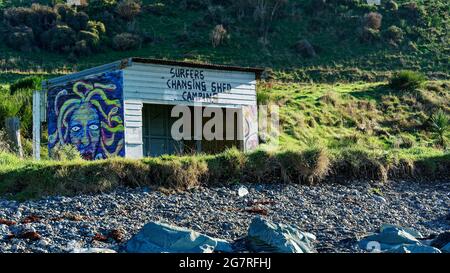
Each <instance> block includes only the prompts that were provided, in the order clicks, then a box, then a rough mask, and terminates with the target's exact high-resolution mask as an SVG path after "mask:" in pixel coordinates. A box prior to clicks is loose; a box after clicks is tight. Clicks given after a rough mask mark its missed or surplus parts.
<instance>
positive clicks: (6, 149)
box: [0, 129, 12, 164]
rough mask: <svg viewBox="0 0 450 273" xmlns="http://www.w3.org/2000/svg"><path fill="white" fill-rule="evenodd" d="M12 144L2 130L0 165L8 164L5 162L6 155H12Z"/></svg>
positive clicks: (0, 137) (0, 131)
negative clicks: (4, 156)
mask: <svg viewBox="0 0 450 273" xmlns="http://www.w3.org/2000/svg"><path fill="white" fill-rule="evenodd" d="M11 152H12V150H11V144H10V143H9V140H8V137H7V135H6V133H5V132H4V131H3V130H1V129H0V163H1V164H6V163H5V162H3V155H4V153H11Z"/></svg>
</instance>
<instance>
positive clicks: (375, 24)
mask: <svg viewBox="0 0 450 273" xmlns="http://www.w3.org/2000/svg"><path fill="white" fill-rule="evenodd" d="M382 18H383V16H382V15H381V14H379V13H378V12H370V13H367V14H366V15H364V27H365V28H371V29H376V30H379V29H380V27H381V20H382Z"/></svg>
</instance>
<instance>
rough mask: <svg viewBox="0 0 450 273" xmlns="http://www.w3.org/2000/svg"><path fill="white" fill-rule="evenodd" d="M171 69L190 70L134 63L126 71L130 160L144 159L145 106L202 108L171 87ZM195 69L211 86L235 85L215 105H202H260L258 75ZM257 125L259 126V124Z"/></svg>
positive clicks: (126, 133) (234, 106)
mask: <svg viewBox="0 0 450 273" xmlns="http://www.w3.org/2000/svg"><path fill="white" fill-rule="evenodd" d="M171 68H175V69H179V68H184V69H186V67H177V66H168V65H159V64H143V63H133V64H132V65H131V66H130V67H127V68H125V69H124V70H123V77H124V79H123V82H124V85H123V92H124V93H123V97H124V108H125V111H124V115H125V143H126V144H125V154H126V157H129V158H141V157H143V139H142V126H143V122H142V107H143V105H144V104H145V103H149V104H170V105H178V104H183V105H192V106H193V105H198V102H192V101H186V100H184V99H183V96H182V95H183V90H173V89H171V88H168V86H167V80H169V79H171V74H170V69H171ZM193 69H196V70H202V71H203V72H204V80H203V81H205V82H206V85H207V86H208V87H209V86H210V85H211V82H223V83H229V84H231V90H229V91H227V92H224V93H219V94H217V95H216V96H215V98H216V99H214V101H213V102H211V101H209V102H205V101H200V102H201V103H202V106H208V107H222V108H239V109H241V108H242V107H243V106H252V105H255V106H256V78H255V73H252V72H236V71H224V70H212V69H201V68H193ZM255 122H257V121H255ZM255 126H256V128H257V127H258V125H257V124H255Z"/></svg>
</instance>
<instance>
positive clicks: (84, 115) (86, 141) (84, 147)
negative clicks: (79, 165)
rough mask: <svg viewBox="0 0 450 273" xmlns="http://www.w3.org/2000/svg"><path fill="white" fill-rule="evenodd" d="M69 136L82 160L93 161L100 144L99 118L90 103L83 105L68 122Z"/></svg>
mask: <svg viewBox="0 0 450 273" xmlns="http://www.w3.org/2000/svg"><path fill="white" fill-rule="evenodd" d="M69 130H70V132H69V135H70V140H71V143H72V144H73V145H75V147H76V148H77V149H78V151H79V152H80V154H81V155H82V157H83V158H84V159H90V160H92V159H94V158H95V157H96V154H95V153H96V151H97V148H98V145H99V143H100V118H99V115H98V113H97V111H96V110H95V108H94V107H93V106H92V104H90V103H83V104H81V106H80V107H79V108H78V109H77V110H75V111H74V112H73V114H72V116H71V117H70V120H69Z"/></svg>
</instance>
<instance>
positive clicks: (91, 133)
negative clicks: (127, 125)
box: [47, 71, 125, 160]
mask: <svg viewBox="0 0 450 273" xmlns="http://www.w3.org/2000/svg"><path fill="white" fill-rule="evenodd" d="M122 86H123V84H122V72H121V71H114V72H107V73H103V74H101V75H97V76H94V77H90V78H86V79H82V80H78V81H73V82H68V83H65V84H64V85H61V86H57V87H53V88H51V89H49V91H48V105H47V108H48V132H49V151H50V152H51V150H52V149H54V148H55V147H57V146H60V145H67V144H71V145H74V146H75V147H76V148H77V150H78V151H79V152H80V154H81V156H82V157H83V158H84V159H87V160H93V159H104V158H109V157H113V156H125V149H124V125H123V99H122V91H123V87H122Z"/></svg>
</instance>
